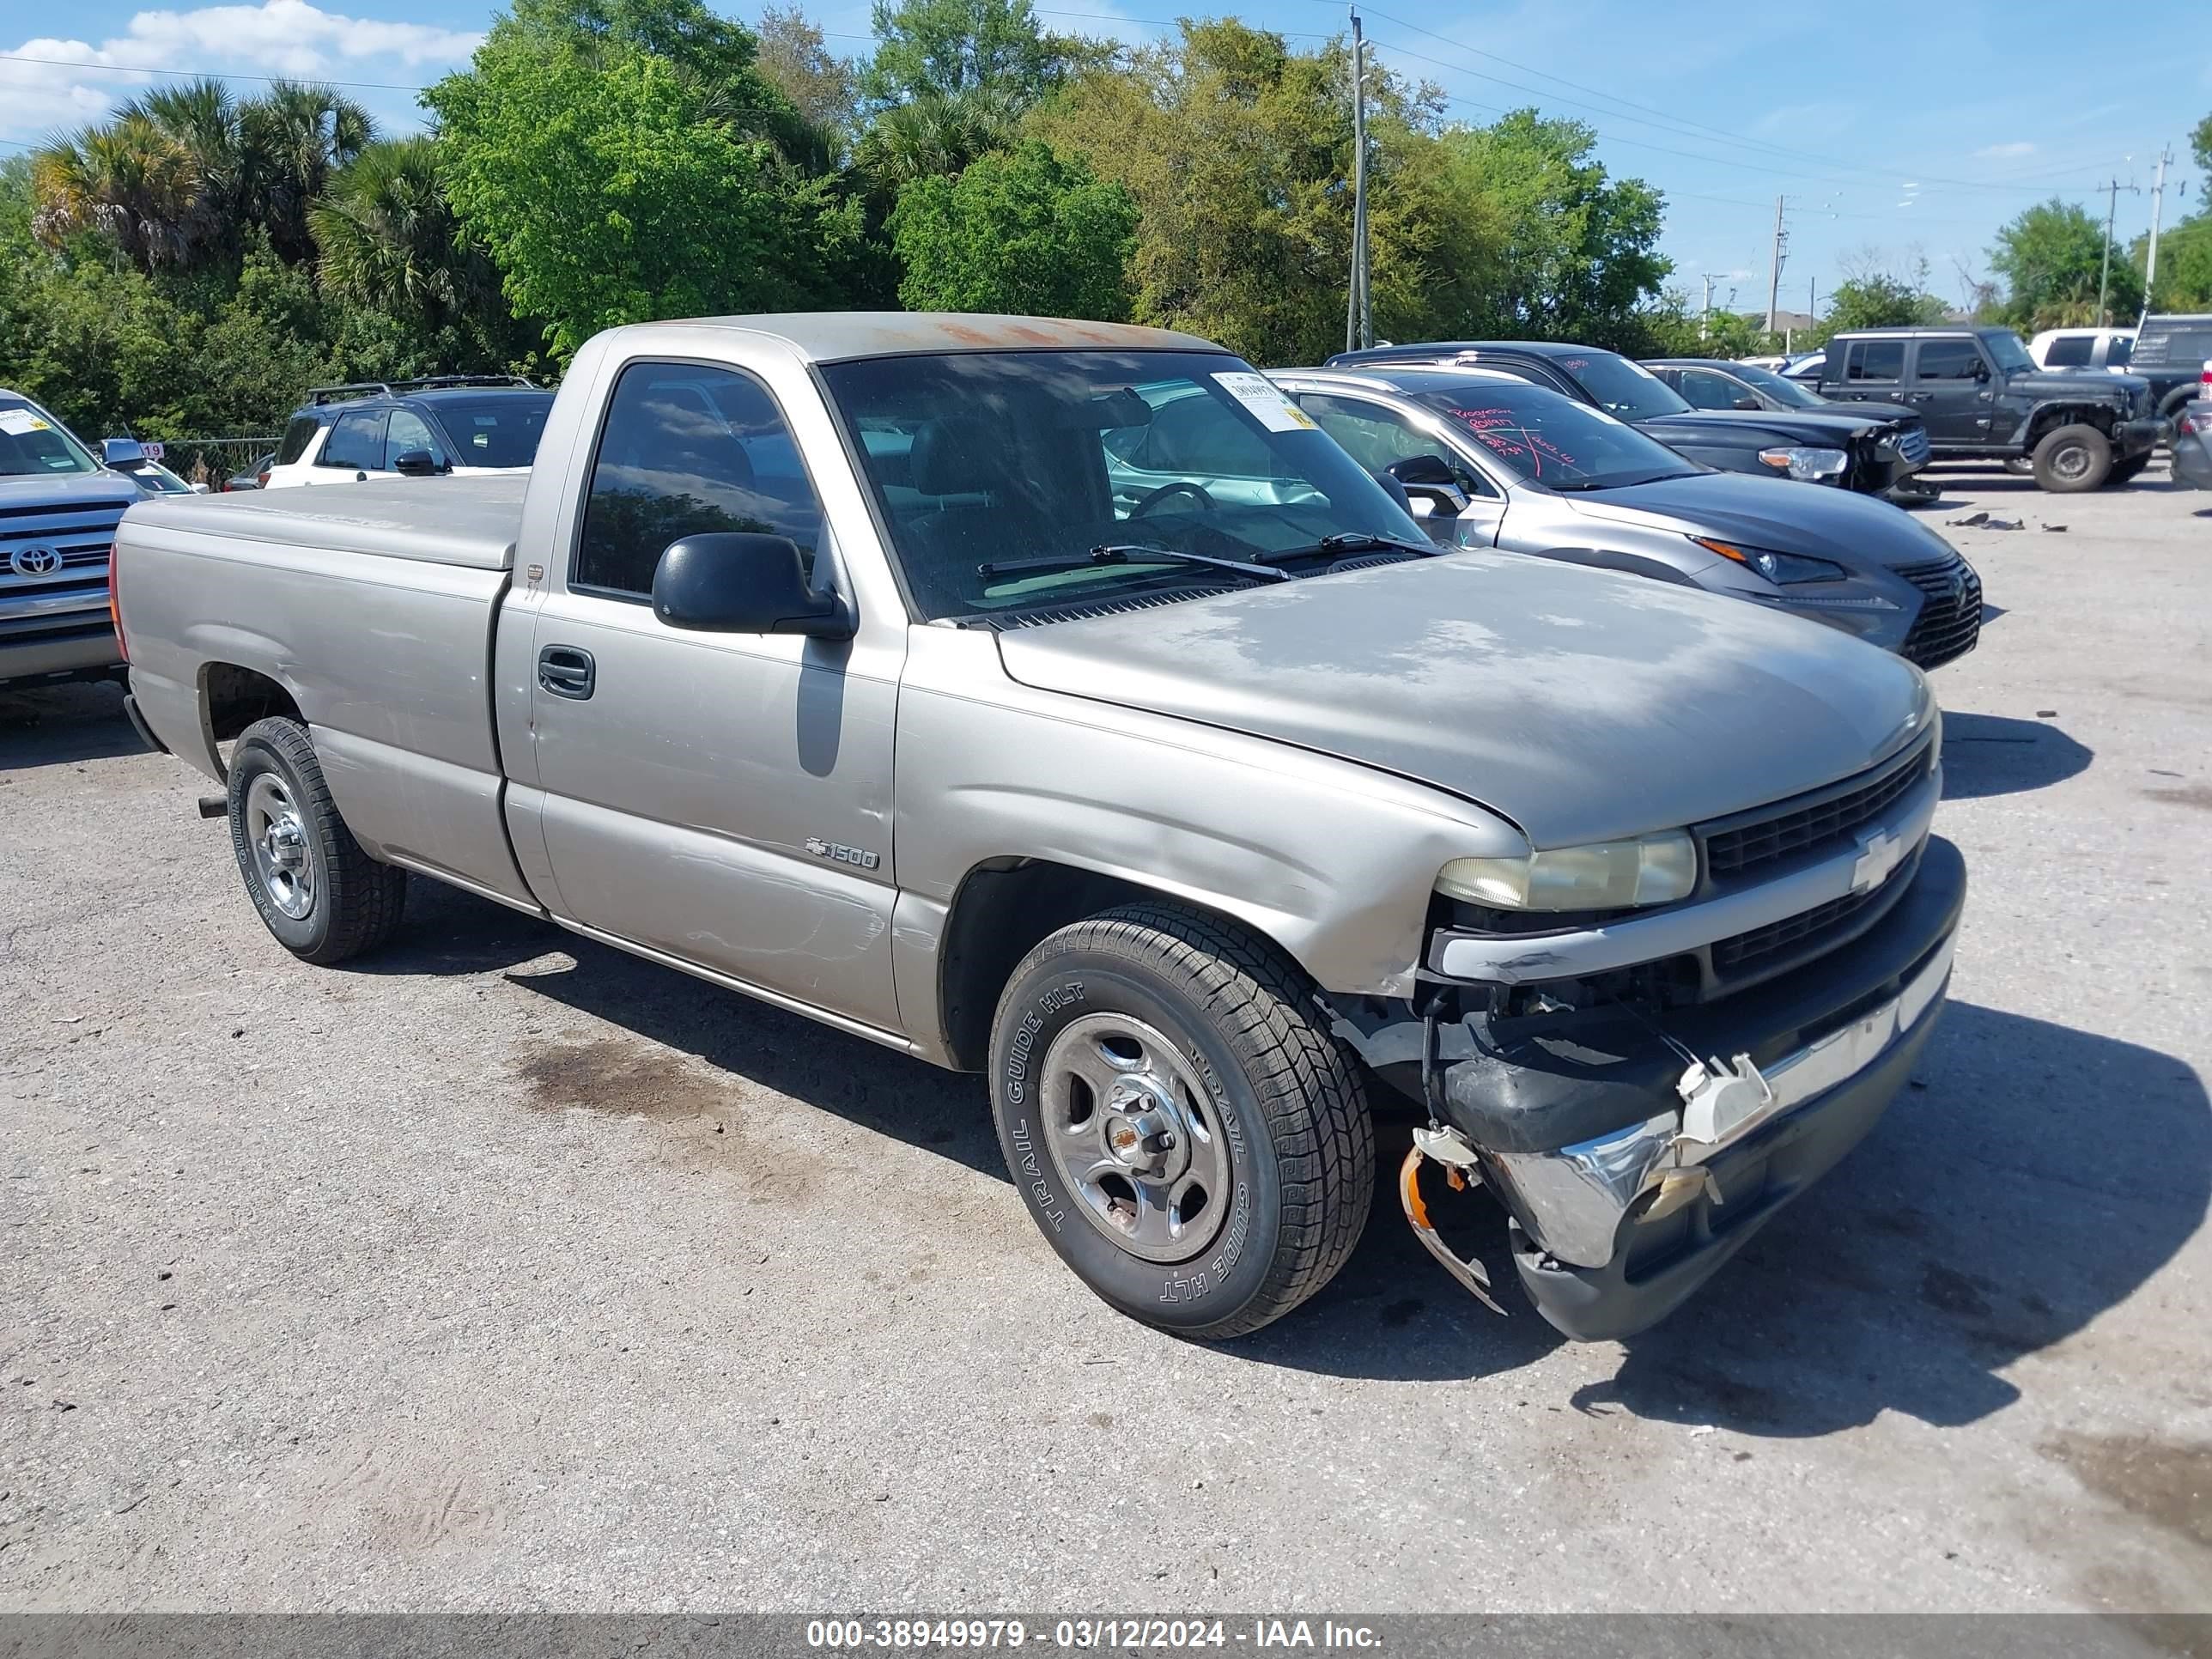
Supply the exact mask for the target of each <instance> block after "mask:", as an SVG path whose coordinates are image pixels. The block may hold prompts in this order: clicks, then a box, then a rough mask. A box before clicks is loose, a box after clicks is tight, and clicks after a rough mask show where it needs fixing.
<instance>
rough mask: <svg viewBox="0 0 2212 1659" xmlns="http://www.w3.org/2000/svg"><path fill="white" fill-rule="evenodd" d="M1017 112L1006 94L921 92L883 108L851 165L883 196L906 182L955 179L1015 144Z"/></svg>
mask: <svg viewBox="0 0 2212 1659" xmlns="http://www.w3.org/2000/svg"><path fill="white" fill-rule="evenodd" d="M1020 120H1021V106H1020V105H1019V103H1018V101H1017V100H1015V99H1013V98H1012V97H1010V96H1008V95H1007V94H1003V93H999V92H994V91H989V90H987V89H984V88H969V89H966V90H963V91H960V92H951V93H942V92H925V93H922V94H919V95H918V96H916V97H914V98H910V99H908V100H906V101H905V102H904V103H901V104H893V105H890V106H889V107H887V108H885V109H884V111H882V112H880V113H879V114H878V116H877V117H876V118H875V120H874V121H873V122H872V124H871V125H870V126H869V128H868V130H867V131H866V133H864V134H863V135H861V138H860V144H859V146H858V148H857V149H855V151H854V163H855V165H856V166H857V167H859V168H860V171H861V172H862V173H866V174H867V175H868V177H869V179H870V180H871V181H872V183H873V184H874V185H875V186H876V187H877V189H878V191H882V192H883V193H884V195H885V196H887V197H888V196H894V195H896V194H897V191H898V187H899V186H900V185H902V184H905V183H907V182H908V180H909V179H921V178H927V177H928V176H929V175H931V174H933V173H959V172H962V171H963V170H964V169H965V168H966V167H967V166H968V164H969V162H970V161H974V160H975V158H976V157H977V156H979V155H987V154H988V153H990V152H991V151H993V150H994V149H1006V148H1007V147H1008V146H1010V145H1011V144H1012V143H1013V141H1014V134H1015V129H1016V127H1017V126H1018V124H1019V122H1020Z"/></svg>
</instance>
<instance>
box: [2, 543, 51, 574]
mask: <svg viewBox="0 0 2212 1659" xmlns="http://www.w3.org/2000/svg"><path fill="white" fill-rule="evenodd" d="M8 568H9V569H10V570H12V571H14V572H15V574H17V575H19V576H51V575H52V574H54V572H55V571H57V570H58V569H60V568H62V556H61V555H60V554H59V553H58V552H56V551H55V550H53V549H52V548H51V547H19V548H17V549H16V550H15V551H14V552H13V553H11V554H10V555H9V556H8Z"/></svg>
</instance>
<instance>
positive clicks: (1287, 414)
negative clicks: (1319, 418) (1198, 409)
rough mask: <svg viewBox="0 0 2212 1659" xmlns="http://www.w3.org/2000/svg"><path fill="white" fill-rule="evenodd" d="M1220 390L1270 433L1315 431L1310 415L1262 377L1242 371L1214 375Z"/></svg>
mask: <svg viewBox="0 0 2212 1659" xmlns="http://www.w3.org/2000/svg"><path fill="white" fill-rule="evenodd" d="M1213 378H1214V379H1215V380H1218V381H1219V382H1220V383H1221V389H1222V390H1223V391H1224V392H1227V393H1228V394H1229V395H1230V396H1231V397H1232V398H1236V399H1237V402H1238V403H1240V404H1243V405H1244V407H1245V408H1247V409H1249V410H1251V411H1252V413H1253V415H1254V416H1255V417H1256V418H1257V419H1258V421H1259V422H1260V424H1261V426H1264V427H1266V428H1267V430H1268V431H1270V432H1318V431H1319V430H1320V429H1321V428H1319V427H1317V426H1316V425H1315V424H1314V420H1313V416H1310V415H1309V414H1307V413H1306V412H1305V410H1303V409H1300V408H1299V407H1298V406H1297V404H1294V403H1292V402H1291V400H1290V399H1289V398H1287V397H1285V396H1284V394H1283V393H1282V392H1281V391H1280V390H1279V388H1278V387H1277V386H1276V385H1275V383H1274V382H1273V380H1269V379H1268V378H1267V376H1266V375H1264V374H1249V373H1246V372H1243V371H1241V370H1240V371H1237V372H1234V373H1228V374H1216V375H1215V376H1214V377H1213Z"/></svg>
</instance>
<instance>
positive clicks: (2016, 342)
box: [1982, 328, 2035, 373]
mask: <svg viewBox="0 0 2212 1659" xmlns="http://www.w3.org/2000/svg"><path fill="white" fill-rule="evenodd" d="M1982 349H1983V350H1984V351H1986V352H1988V353H1989V354H1990V362H1993V363H1995V364H1996V366H1997V367H1998V368H2001V369H2003V370H2005V371H2006V372H2007V373H2010V372H2011V371H2013V370H2015V369H2021V368H2034V367H2035V359H2034V358H2033V357H2031V356H2028V355H2027V347H2026V346H2024V345H2022V344H2021V340H2020V336H2019V335H2017V334H2015V333H2014V332H2013V331H2011V330H2010V329H2008V328H1996V329H1991V330H1990V331H1989V332H1988V333H1986V334H1984V335H1983V336H1982Z"/></svg>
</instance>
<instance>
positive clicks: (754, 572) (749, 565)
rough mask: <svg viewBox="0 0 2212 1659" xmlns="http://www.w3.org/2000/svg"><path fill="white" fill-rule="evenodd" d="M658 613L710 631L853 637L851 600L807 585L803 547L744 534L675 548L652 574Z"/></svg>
mask: <svg viewBox="0 0 2212 1659" xmlns="http://www.w3.org/2000/svg"><path fill="white" fill-rule="evenodd" d="M653 615H654V616H656V617H659V618H660V620H661V621H663V622H665V623H667V624H668V625H669V626H670V627H671V628H687V629H696V630H698V631H700V632H705V633H720V634H805V635H811V636H812V637H813V638H815V639H820V640H849V639H851V638H852V637H853V617H852V614H851V612H849V611H848V610H847V609H846V608H845V604H844V601H843V600H842V599H839V598H838V597H837V596H836V594H834V593H817V592H815V591H814V590H813V589H812V588H811V587H809V586H807V585H806V567H805V562H804V560H803V559H802V558H801V557H800V555H799V544H797V543H796V542H793V541H792V540H790V539H788V538H786V537H782V536H760V535H753V534H750V533H749V532H740V531H716V532H711V533H708V534H705V535H699V536H686V537H684V538H682V539H681V540H680V541H675V542H671V543H670V544H669V545H668V550H667V551H665V552H664V553H663V554H662V555H661V556H660V563H659V566H658V567H657V568H655V569H654V571H653Z"/></svg>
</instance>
